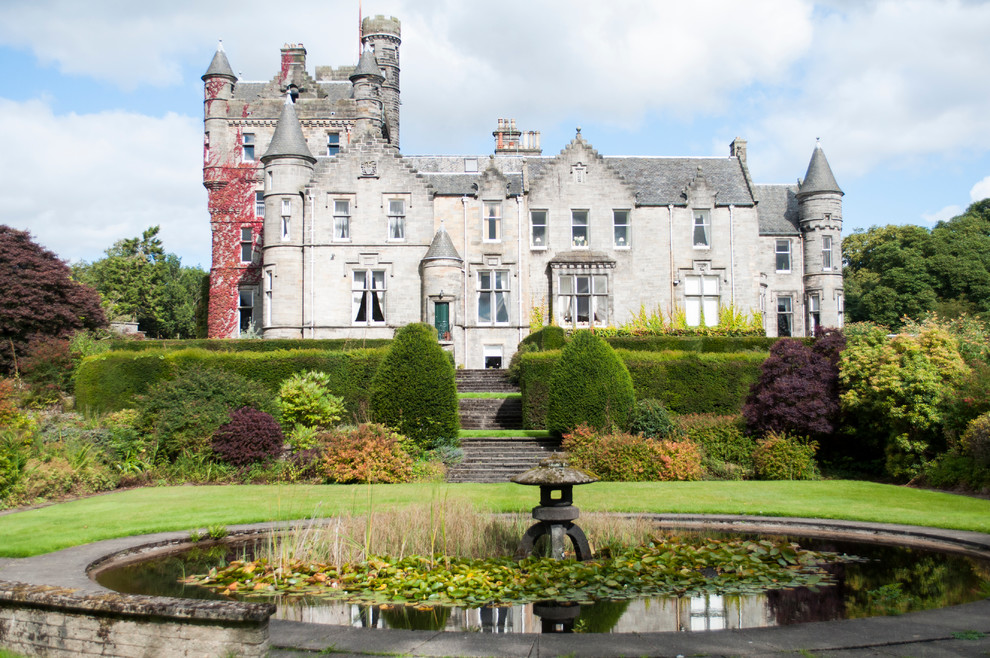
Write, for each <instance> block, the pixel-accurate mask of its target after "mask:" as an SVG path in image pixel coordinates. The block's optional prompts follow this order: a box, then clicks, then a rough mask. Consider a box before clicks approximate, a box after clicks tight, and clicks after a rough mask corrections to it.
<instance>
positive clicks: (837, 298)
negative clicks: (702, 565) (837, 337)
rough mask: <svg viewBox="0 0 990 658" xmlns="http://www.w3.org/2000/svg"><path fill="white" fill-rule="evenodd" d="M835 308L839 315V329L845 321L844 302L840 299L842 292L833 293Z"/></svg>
mask: <svg viewBox="0 0 990 658" xmlns="http://www.w3.org/2000/svg"><path fill="white" fill-rule="evenodd" d="M835 310H836V312H837V313H838V315H839V328H840V329H841V328H842V327H843V326H844V325H845V322H846V302H845V300H843V299H842V293H841V292H837V293H835Z"/></svg>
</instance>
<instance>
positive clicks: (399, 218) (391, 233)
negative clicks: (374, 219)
mask: <svg viewBox="0 0 990 658" xmlns="http://www.w3.org/2000/svg"><path fill="white" fill-rule="evenodd" d="M386 203H387V204H388V238H387V239H388V241H389V242H405V239H406V201H405V199H395V198H391V199H388V200H387V201H386ZM396 204H398V205H396Z"/></svg>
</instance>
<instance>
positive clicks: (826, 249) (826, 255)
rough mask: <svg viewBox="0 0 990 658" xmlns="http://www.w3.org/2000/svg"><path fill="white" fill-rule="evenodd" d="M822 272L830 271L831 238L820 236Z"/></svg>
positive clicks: (829, 236)
mask: <svg viewBox="0 0 990 658" xmlns="http://www.w3.org/2000/svg"><path fill="white" fill-rule="evenodd" d="M822 271H823V272H831V271H832V236H831V235H823V236H822Z"/></svg>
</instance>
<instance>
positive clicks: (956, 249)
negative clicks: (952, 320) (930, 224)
mask: <svg viewBox="0 0 990 658" xmlns="http://www.w3.org/2000/svg"><path fill="white" fill-rule="evenodd" d="M931 242H932V255H931V257H930V258H929V260H928V268H929V271H930V272H931V274H932V276H933V278H934V280H935V282H936V284H935V290H936V292H937V293H938V296H939V302H940V304H939V314H940V315H943V316H948V317H955V316H957V315H959V314H960V313H967V312H968V313H970V314H973V313H981V314H986V313H990V199H984V200H983V201H980V202H978V203H974V204H973V205H971V206H970V207H969V208H968V209H967V210H966V212H965V213H963V214H962V215H959V216H958V217H953V218H952V219H950V220H948V221H944V222H939V223H938V224H937V225H936V226H935V228H934V229H932V235H931Z"/></svg>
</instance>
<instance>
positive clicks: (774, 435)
mask: <svg viewBox="0 0 990 658" xmlns="http://www.w3.org/2000/svg"><path fill="white" fill-rule="evenodd" d="M817 450H818V444H817V443H815V442H813V441H811V442H806V441H803V440H802V439H800V438H798V437H794V436H791V435H788V434H787V433H785V432H768V433H767V434H766V436H765V437H764V438H762V439H760V440H759V441H757V444H756V450H755V451H754V452H753V465H754V466H755V468H756V475H757V477H758V478H759V479H761V480H814V479H816V478H818V465H817V464H816V463H815V452H816V451H817Z"/></svg>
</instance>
